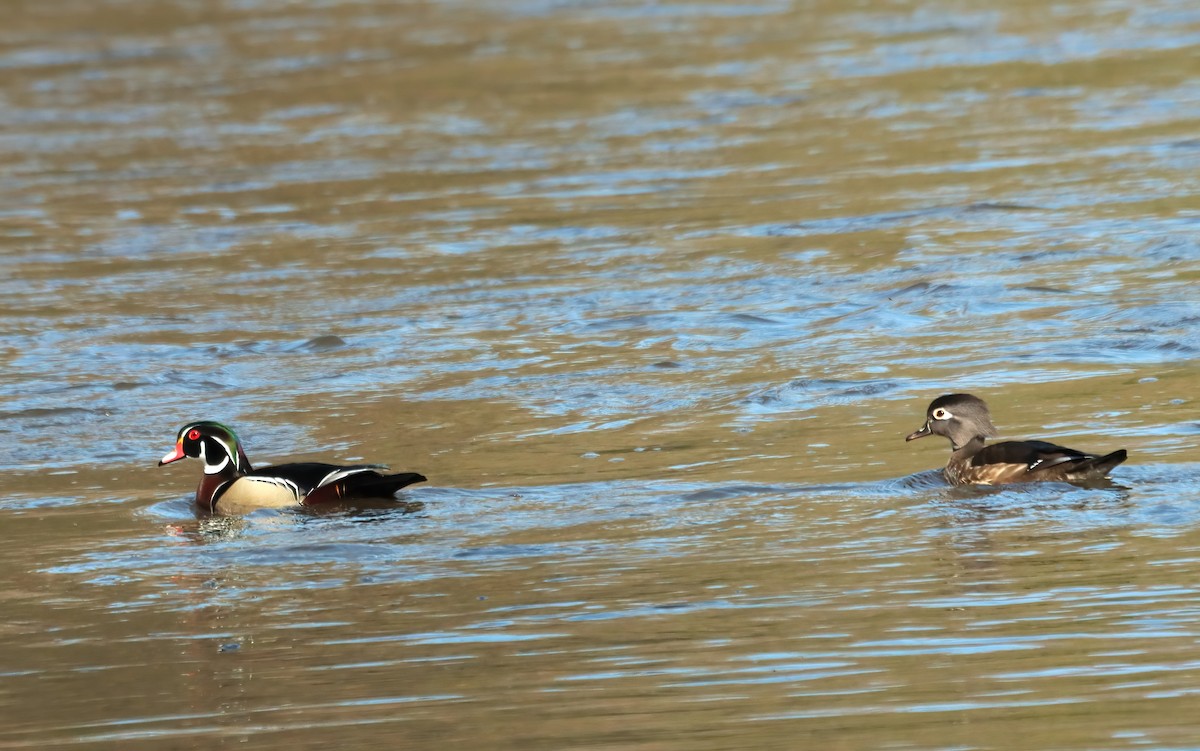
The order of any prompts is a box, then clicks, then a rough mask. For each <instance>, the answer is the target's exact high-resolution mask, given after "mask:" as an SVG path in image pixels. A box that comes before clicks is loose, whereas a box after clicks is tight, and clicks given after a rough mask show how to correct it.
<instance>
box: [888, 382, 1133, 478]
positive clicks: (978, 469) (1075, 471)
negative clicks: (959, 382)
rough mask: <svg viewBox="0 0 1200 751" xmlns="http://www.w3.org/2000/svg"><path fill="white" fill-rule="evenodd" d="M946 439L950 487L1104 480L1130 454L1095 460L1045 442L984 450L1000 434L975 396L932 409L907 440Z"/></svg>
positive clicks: (945, 400)
mask: <svg viewBox="0 0 1200 751" xmlns="http://www.w3.org/2000/svg"><path fill="white" fill-rule="evenodd" d="M927 435H941V436H945V437H947V438H949V439H950V445H951V446H952V447H953V453H952V454H950V461H949V463H948V464H946V469H945V470H944V474H945V476H946V482H948V483H950V484H951V485H971V484H978V485H1001V484H1004V483H1010V482H1038V481H1043V480H1054V481H1059V482H1081V481H1086V480H1099V479H1102V478H1104V477H1105V476H1106V475H1108V473H1109V472H1110V471H1112V468H1113V467H1115V466H1117V465H1118V464H1120V463H1121V462H1123V461H1125V457H1126V456H1127V454H1126V452H1125V449H1120V450H1117V451H1114V452H1112V453H1111V454H1105V455H1104V456H1096V455H1095V454H1085V453H1084V452H1082V451H1076V450H1075V449H1069V448H1064V447H1062V446H1056V445H1054V444H1053V443H1046V442H1045V441H1005V442H1004V443H994V444H992V445H991V446H984V445H983V441H984V439H985V438H990V437H992V436H995V435H996V428H994V427H992V418H991V416H990V415H988V408H987V404H985V403H984V401H983V400H982V399H980V398H979V397H977V396H972V395H970V394H946V395H945V396H939V397H938V398H937V399H934V400H933V403H931V404H930V405H929V409H928V410H927V411H926V413H925V425H924V426H922V427H921V429H920V430H917V431H915V432H913V433H910V434H909V436H908V437H907V438H905V439H904V440H906V441H913V440H916V439H918V438H924V437H925V436H927Z"/></svg>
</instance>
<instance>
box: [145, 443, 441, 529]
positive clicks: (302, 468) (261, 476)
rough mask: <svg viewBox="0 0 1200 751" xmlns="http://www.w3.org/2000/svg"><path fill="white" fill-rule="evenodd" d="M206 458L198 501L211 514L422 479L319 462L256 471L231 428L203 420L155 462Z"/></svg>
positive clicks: (368, 493) (380, 489)
mask: <svg viewBox="0 0 1200 751" xmlns="http://www.w3.org/2000/svg"><path fill="white" fill-rule="evenodd" d="M189 456H190V457H192V458H195V459H200V460H202V461H203V462H204V475H203V477H201V478H200V486H199V487H198V488H196V505H197V506H199V507H200V509H201V510H203V511H207V512H209V513H226V514H228V513H244V512H246V511H249V510H251V509H255V508H267V507H272V508H280V507H284V506H295V505H297V504H302V505H305V506H312V505H316V504H320V503H330V502H333V501H340V500H343V499H345V500H353V499H355V498H391V497H392V496H393V494H395V492H396V491H397V490H399V489H400V488H403V487H405V486H406V485H412V484H413V483H414V482H423V481H424V480H425V478H424V477H423V476H422V475H419V474H417V473H416V472H401V473H399V474H394V475H385V474H383V473H382V472H380V471H379V470H384V469H387V467H384V466H383V465H381V464H356V465H353V466H349V467H342V466H338V465H336V464H321V463H320V462H299V463H296V464H279V465H276V466H274V467H262V468H261V469H254V468H252V467H251V466H250V460H249V459H247V458H246V452H245V451H243V450H242V444H241V442H240V441H238V437H237V434H236V433H234V432H233V430H232V429H231V428H229V427H227V426H225V425H222V424H221V423H219V422H212V421H209V420H205V421H202V422H193V423H190V424H188V425H184V426H183V428H181V429H180V431H179V436H178V438H177V439H176V440H175V448H174V450H172V451H170V452H168V453H167V455H166V456H164V457H163V458H162V461H160V462H159V463H158V466H160V467H161V466H163V465H164V464H170V463H171V462H175V461H179V460H180V459H185V458H187V457H189Z"/></svg>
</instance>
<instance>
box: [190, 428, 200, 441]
mask: <svg viewBox="0 0 1200 751" xmlns="http://www.w3.org/2000/svg"><path fill="white" fill-rule="evenodd" d="M188 440H192V441H198V440H200V431H199V430H196V429H195V428H192V429H191V430H189V431H188Z"/></svg>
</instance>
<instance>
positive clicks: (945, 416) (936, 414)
mask: <svg viewBox="0 0 1200 751" xmlns="http://www.w3.org/2000/svg"><path fill="white" fill-rule="evenodd" d="M951 417H954V415H952V414H950V413H949V412H948V411H947V410H944V409H942V408H941V407H938V408H937V409H935V410H934V411H933V419H935V420H949V419H950V418H951Z"/></svg>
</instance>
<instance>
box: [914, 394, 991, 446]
mask: <svg viewBox="0 0 1200 751" xmlns="http://www.w3.org/2000/svg"><path fill="white" fill-rule="evenodd" d="M927 435H940V436H945V437H947V438H949V439H950V443H951V444H952V445H953V446H954V449H955V450H956V451H957V450H958V449H960V448H962V447H963V446H966V445H967V444H968V443H970V442H971V441H972V440H974V439H975V438H990V437H992V436H994V435H996V428H995V427H994V426H993V425H992V418H991V416H990V415H989V414H988V408H987V404H986V403H984V401H983V400H982V399H980V398H979V397H977V396H972V395H971V394H946V395H945V396H939V397H938V398H937V399H934V400H933V402H932V403H930V405H929V409H928V410H926V411H925V424H924V425H923V426H921V428H920V429H919V430H916V431H914V432H912V433H909V434H908V437H907V438H905V439H904V440H906V441H914V440H916V439H918V438H924V437H925V436H927Z"/></svg>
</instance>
